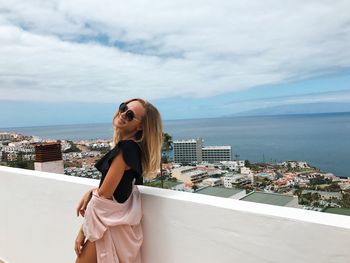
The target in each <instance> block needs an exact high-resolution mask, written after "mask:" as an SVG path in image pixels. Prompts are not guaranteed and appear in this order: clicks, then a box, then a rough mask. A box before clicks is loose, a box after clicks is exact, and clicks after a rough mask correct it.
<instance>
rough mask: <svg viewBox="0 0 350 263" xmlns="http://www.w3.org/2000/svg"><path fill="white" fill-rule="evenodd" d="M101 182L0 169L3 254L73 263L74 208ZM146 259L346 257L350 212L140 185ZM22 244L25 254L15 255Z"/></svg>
mask: <svg viewBox="0 0 350 263" xmlns="http://www.w3.org/2000/svg"><path fill="white" fill-rule="evenodd" d="M97 185H98V181H97V180H93V179H86V178H78V177H70V176H65V175H59V174H51V173H44V172H36V171H29V170H23V169H15V168H9V167H0V209H1V219H0V233H1V236H0V258H2V259H6V261H7V263H22V262H50V263H55V262H57V263H58V262H60V263H61V262H74V259H75V255H74V251H73V245H74V240H75V236H76V234H77V231H78V229H79V226H80V224H81V222H82V220H81V218H77V217H76V215H75V208H76V205H77V203H78V201H79V200H80V198H81V196H82V194H83V193H84V192H85V191H86V190H87V189H90V188H91V187H92V186H97ZM139 189H140V191H141V193H142V202H143V203H142V204H143V214H144V217H143V221H142V226H143V230H144V244H143V246H142V262H143V263H158V262H159V263H164V262H176V263H177V262H179V263H186V262H191V263H192V262H201V263H203V262H204V263H205V262H208V263H209V262H210V263H212V262H220V263H222V262H223V263H225V262H230V263H231V262H245V263H246V262H248V263H253V262H254V263H255V262H257V261H259V262H276V263H277V262H286V263H289V262H290V263H292V262H293V263H294V262H327V263H329V262H347V260H348V259H349V258H350V250H349V249H348V245H347V243H348V240H350V217H346V216H341V215H333V214H324V213H320V212H315V211H307V210H301V209H296V208H286V207H278V206H271V205H264V204H257V203H251V202H245V201H239V200H233V199H226V198H220V197H214V196H207V195H201V194H191V193H185V192H177V191H172V190H164V189H158V188H151V187H146V186H140V187H139ZM19 248H20V250H21V253H18V251H19Z"/></svg>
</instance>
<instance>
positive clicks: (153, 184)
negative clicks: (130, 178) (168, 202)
mask: <svg viewBox="0 0 350 263" xmlns="http://www.w3.org/2000/svg"><path fill="white" fill-rule="evenodd" d="M178 184H181V183H179V182H174V181H169V180H166V181H163V188H165V189H170V188H172V187H174V186H176V185H178ZM144 185H146V186H151V187H158V188H162V182H161V181H160V180H156V181H152V182H147V183H144Z"/></svg>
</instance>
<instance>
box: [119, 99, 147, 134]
mask: <svg viewBox="0 0 350 263" xmlns="http://www.w3.org/2000/svg"><path fill="white" fill-rule="evenodd" d="M127 107H128V109H127V110H130V111H132V112H133V113H134V116H135V117H134V119H133V120H131V121H129V120H128V119H127V117H126V112H127V111H125V112H122V113H121V112H119V113H118V115H117V117H116V118H115V119H114V126H115V127H116V128H118V129H120V130H122V131H123V132H125V133H135V132H137V131H138V130H142V126H141V120H142V117H143V115H144V113H145V109H144V107H143V106H142V104H141V103H140V102H139V101H137V100H135V101H131V102H129V103H128V104H127Z"/></svg>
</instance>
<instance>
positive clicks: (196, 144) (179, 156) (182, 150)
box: [174, 138, 203, 163]
mask: <svg viewBox="0 0 350 263" xmlns="http://www.w3.org/2000/svg"><path fill="white" fill-rule="evenodd" d="M202 147H203V139H202V138H197V139H191V140H178V141H174V162H176V163H201V162H202Z"/></svg>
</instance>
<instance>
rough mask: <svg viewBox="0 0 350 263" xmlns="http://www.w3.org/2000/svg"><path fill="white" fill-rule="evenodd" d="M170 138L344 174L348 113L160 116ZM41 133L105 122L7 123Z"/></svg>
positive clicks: (99, 132) (69, 133)
mask: <svg viewBox="0 0 350 263" xmlns="http://www.w3.org/2000/svg"><path fill="white" fill-rule="evenodd" d="M164 127H165V131H166V132H167V133H169V134H170V135H171V136H172V137H173V139H174V140H176V139H191V138H196V137H202V138H203V139H204V145H208V146H209V145H231V146H232V150H233V154H237V155H239V157H238V158H239V159H246V160H249V161H252V162H263V161H265V162H281V161H284V160H302V161H307V162H308V163H310V164H311V165H313V166H316V167H318V168H320V169H321V170H323V171H325V172H331V173H334V174H335V175H337V176H343V177H345V176H349V177H350V113H332V114H312V115H285V116H257V117H229V118H213V119H193V120H173V121H165V122H164ZM1 130H2V131H17V132H20V133H23V134H26V135H36V136H39V137H41V138H44V139H49V138H51V139H71V140H78V139H96V138H101V139H108V138H111V137H112V134H113V130H112V127H111V125H110V124H80V125H57V126H42V127H22V128H7V129H1Z"/></svg>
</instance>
